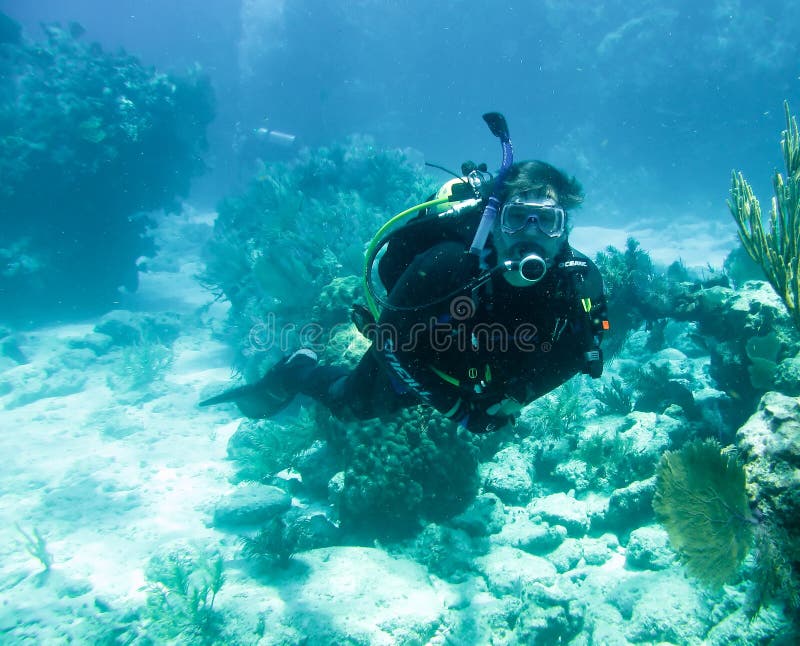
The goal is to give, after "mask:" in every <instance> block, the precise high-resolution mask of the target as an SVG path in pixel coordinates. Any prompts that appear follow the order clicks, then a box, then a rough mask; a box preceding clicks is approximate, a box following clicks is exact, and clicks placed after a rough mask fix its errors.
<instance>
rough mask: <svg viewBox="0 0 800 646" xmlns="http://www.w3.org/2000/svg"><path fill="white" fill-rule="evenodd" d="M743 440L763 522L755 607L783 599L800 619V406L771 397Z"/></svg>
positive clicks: (777, 395) (746, 465)
mask: <svg viewBox="0 0 800 646" xmlns="http://www.w3.org/2000/svg"><path fill="white" fill-rule="evenodd" d="M737 440H738V448H739V451H740V452H741V454H742V459H743V461H744V469H745V471H746V473H747V483H748V488H749V491H750V494H751V496H752V497H753V498H754V499H755V500H756V505H757V510H758V515H759V518H760V519H761V523H760V526H759V531H758V532H757V534H756V556H757V558H756V572H755V580H756V583H757V585H756V586H755V587H754V589H753V591H752V595H751V597H752V598H751V603H752V605H753V606H754V610H755V609H757V608H759V607H761V606H763V605H765V604H766V603H767V601H768V600H770V599H778V600H780V601H782V602H783V603H785V604H786V605H787V606H788V607H789V611H790V615H791V616H794V617H796V618H797V617H800V614H798V613H800V470H798V466H799V465H800V402H798V400H797V399H795V398H793V397H786V396H785V395H781V394H780V393H776V392H770V393H767V394H766V395H764V397H763V398H762V400H761V402H760V404H759V406H758V410H757V411H756V412H755V413H754V414H753V416H752V417H751V418H750V419H749V420H748V421H747V423H746V424H744V425H743V426H742V427H741V428H740V429H739V431H738V432H737ZM797 623H798V624H800V619H798V622H797ZM797 628H798V630H800V625H798V626H797Z"/></svg>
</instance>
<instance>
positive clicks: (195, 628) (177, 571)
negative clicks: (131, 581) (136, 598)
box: [146, 550, 225, 644]
mask: <svg viewBox="0 0 800 646" xmlns="http://www.w3.org/2000/svg"><path fill="white" fill-rule="evenodd" d="M146 576H147V581H148V584H147V610H146V615H147V619H148V620H149V623H148V624H147V626H146V632H147V634H148V636H149V637H151V638H153V639H155V640H156V642H159V641H161V640H168V639H176V638H179V639H181V640H183V641H179V642H178V643H192V644H212V643H218V642H219V641H224V640H221V637H222V631H223V623H222V615H221V614H220V613H219V611H217V610H215V609H214V602H215V600H216V598H217V594H218V593H219V591H220V589H221V588H222V586H223V585H224V583H225V572H224V563H223V560H222V556H221V555H219V554H205V553H195V552H194V551H193V550H175V551H172V552H170V553H168V554H166V555H163V556H156V557H153V558H152V559H151V561H150V563H149V565H148V567H147V571H146ZM148 643H149V642H148Z"/></svg>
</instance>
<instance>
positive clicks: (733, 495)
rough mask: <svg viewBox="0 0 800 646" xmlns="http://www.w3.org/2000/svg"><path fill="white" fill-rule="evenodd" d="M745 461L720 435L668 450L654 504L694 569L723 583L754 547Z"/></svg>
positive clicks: (711, 580)
mask: <svg viewBox="0 0 800 646" xmlns="http://www.w3.org/2000/svg"><path fill="white" fill-rule="evenodd" d="M745 485H746V479H745V472H744V469H743V468H742V466H741V465H740V464H739V463H738V462H737V461H736V459H735V458H734V457H733V456H732V455H730V454H729V453H725V452H723V451H722V450H721V448H720V446H719V444H717V443H716V442H714V441H694V442H690V443H688V444H686V445H685V446H684V447H683V448H682V449H681V450H680V451H669V452H667V453H665V454H664V455H663V457H662V458H661V462H660V463H659V465H658V469H657V472H656V494H655V497H654V499H653V509H654V510H655V512H656V515H657V516H658V518H659V520H660V521H661V522H662V523H663V525H664V527H665V528H666V530H667V532H668V533H669V538H670V543H671V544H672V547H673V548H674V549H675V551H676V552H677V553H678V555H679V556H680V558H681V561H682V562H683V563H684V564H685V566H686V569H687V570H688V571H689V574H691V575H692V576H694V577H696V578H697V579H699V580H700V581H702V582H704V583H706V584H708V585H710V586H712V587H719V586H721V585H722V584H723V583H727V582H730V581H731V580H732V579H733V577H734V576H735V574H736V572H737V570H738V568H739V565H740V564H741V562H742V560H743V559H744V557H745V556H746V555H747V552H748V550H749V548H750V544H751V542H752V538H753V528H754V526H755V520H754V519H753V516H752V514H751V513H750V501H749V499H748V496H747V491H746V488H745Z"/></svg>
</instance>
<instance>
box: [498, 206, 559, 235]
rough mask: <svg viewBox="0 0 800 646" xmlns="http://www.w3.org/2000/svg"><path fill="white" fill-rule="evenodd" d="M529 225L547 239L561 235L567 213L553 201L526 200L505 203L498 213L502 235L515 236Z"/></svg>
mask: <svg viewBox="0 0 800 646" xmlns="http://www.w3.org/2000/svg"><path fill="white" fill-rule="evenodd" d="M531 224H535V225H536V227H537V228H538V229H539V231H541V232H542V233H543V234H544V235H546V236H547V237H548V238H558V237H560V236H561V235H563V233H564V230H565V228H566V224H567V212H566V211H565V210H564V209H562V208H561V207H560V206H558V205H557V204H556V202H555V200H552V199H550V198H545V199H542V200H526V201H520V202H517V201H512V202H506V203H505V204H504V205H503V208H502V210H501V211H500V227H501V229H502V231H503V233H505V234H508V235H515V234H517V233H520V232H521V231H524V230H525V229H527V228H528V227H529V226H530V225H531Z"/></svg>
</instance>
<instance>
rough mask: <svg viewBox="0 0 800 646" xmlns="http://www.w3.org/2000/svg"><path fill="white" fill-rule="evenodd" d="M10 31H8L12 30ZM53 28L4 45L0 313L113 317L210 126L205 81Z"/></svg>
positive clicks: (185, 184) (197, 166)
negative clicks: (151, 216) (155, 216)
mask: <svg viewBox="0 0 800 646" xmlns="http://www.w3.org/2000/svg"><path fill="white" fill-rule="evenodd" d="M4 31H5V32H8V29H7V28H6V29H4ZM81 33H82V29H81V28H80V27H79V26H77V25H73V26H72V27H71V28H70V29H69V30H67V29H62V28H60V27H58V26H55V25H51V26H46V27H45V28H44V34H45V40H44V41H43V42H32V41H28V40H26V39H24V38H22V37H18V38H16V39H9V38H5V39H4V41H5V42H3V43H2V44H0V106H1V107H0V151H2V152H0V176H2V177H3V182H2V186H0V211H1V212H3V213H6V214H10V216H9V217H4V218H3V219H2V223H0V240H2V242H0V312H2V317H3V318H4V319H8V320H15V321H17V322H19V321H28V320H29V319H37V320H52V319H54V318H58V317H60V316H69V315H77V316H82V315H83V316H85V315H86V314H87V313H92V312H96V311H98V310H99V311H102V310H103V309H107V308H108V306H109V304H110V303H111V302H112V301H113V300H114V298H115V296H116V295H117V290H118V288H119V287H120V286H123V287H125V288H127V289H129V290H134V289H135V288H136V286H137V267H136V260H137V258H139V257H140V256H142V255H145V254H148V253H152V251H153V247H152V243H151V242H149V241H148V239H147V238H146V236H145V234H146V229H147V219H146V217H145V216H143V215H142V214H143V213H146V212H148V211H153V210H156V209H174V208H175V207H176V198H177V197H180V196H184V195H186V194H187V192H188V189H189V183H190V181H191V179H192V177H193V176H195V175H197V174H198V173H199V172H201V171H202V170H203V169H204V164H203V162H202V160H201V158H200V154H201V153H202V151H203V149H204V146H205V128H206V125H207V124H208V123H209V122H210V121H211V119H212V117H213V98H212V92H211V89H210V84H209V82H208V80H207V79H206V78H205V77H203V76H202V75H201V74H200V73H199V71H198V70H193V71H192V72H191V73H190V74H189V75H187V76H185V77H177V76H172V75H167V74H162V73H158V72H156V71H155V70H153V69H147V68H145V67H144V66H142V65H141V64H140V63H139V61H138V60H137V59H136V58H135V57H133V56H130V55H128V54H126V53H124V52H122V51H120V52H118V53H114V54H111V53H108V52H104V51H103V50H102V49H101V48H100V46H99V45H97V44H87V43H84V42H83V41H82V40H80V35H81Z"/></svg>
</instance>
